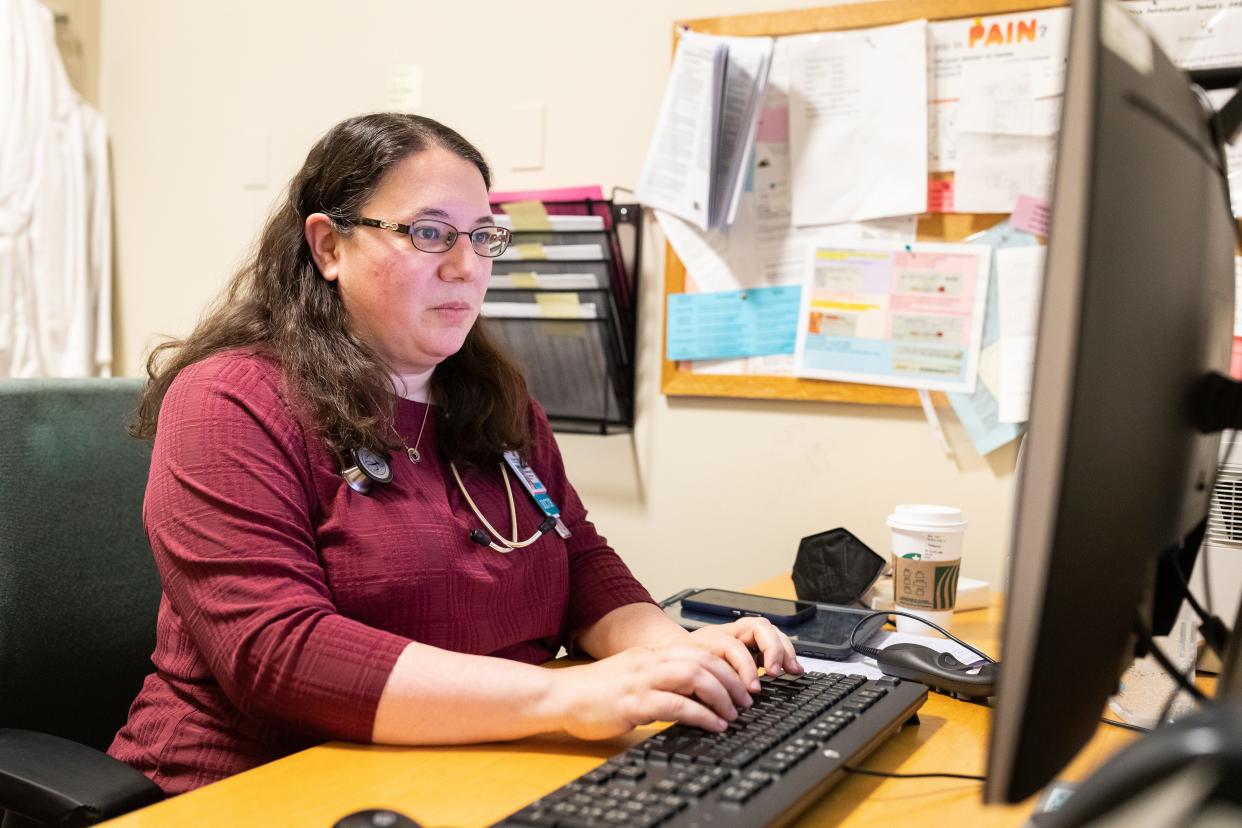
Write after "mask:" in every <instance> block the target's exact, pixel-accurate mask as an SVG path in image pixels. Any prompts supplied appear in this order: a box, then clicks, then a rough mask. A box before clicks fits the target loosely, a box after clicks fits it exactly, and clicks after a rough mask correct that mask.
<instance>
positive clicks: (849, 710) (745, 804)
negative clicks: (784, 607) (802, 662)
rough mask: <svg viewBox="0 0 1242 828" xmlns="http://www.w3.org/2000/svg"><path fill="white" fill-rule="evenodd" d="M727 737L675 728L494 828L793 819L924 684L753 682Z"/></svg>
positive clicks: (892, 724)
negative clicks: (750, 701)
mask: <svg viewBox="0 0 1242 828" xmlns="http://www.w3.org/2000/svg"><path fill="white" fill-rule="evenodd" d="M760 685H761V689H760V692H759V693H758V695H756V696H755V703H754V705H753V706H752V707H751V708H750V709H749V710H746V711H745V712H743V713H742V714H741V715H740V716H738V718H737V719H736V720H735V721H734V722H732V723H730V725H729V729H728V730H726V731H725V732H724V733H709V732H708V731H705V730H700V729H698V728H696V727H688V726H686V725H673V726H672V727H670V728H668V729H667V730H663V731H661V732H659V733H657V734H656V735H654V736H652V737H651V738H649V739H647V740H645V741H643V742H640V743H639V744H637V745H635V746H634V747H633V748H631V749H629V750H627V751H625V752H624V753H619V754H617V755H616V756H614V757H612V758H611V759H609V760H608V761H607V762H605V763H604V764H603V765H601V766H600V767H598V768H596V769H594V770H592V771H590V772H588V773H585V774H583V775H582V776H580V777H578V778H577V779H575V780H574V781H572V782H570V783H569V784H567V785H565V786H564V787H562V788H559V789H557V790H555V791H553V792H552V793H550V794H548V795H547V796H545V797H543V798H542V799H539V800H537V801H535V802H532V803H531V804H530V805H528V806H526V807H525V808H523V809H522V810H520V811H518V812H517V813H515V814H512V815H510V816H508V817H506V818H505V819H503V820H501V821H500V822H498V823H496V824H497V825H501V826H518V825H521V826H531V825H539V826H558V827H559V828H579V826H583V828H586V827H587V826H613V825H616V826H621V825H625V826H634V827H635V828H644V826H655V825H667V826H696V825H697V826H713V828H718V827H719V826H747V827H748V828H750V826H761V825H779V824H782V823H784V822H786V821H788V820H790V819H792V818H793V817H795V816H797V815H798V814H799V813H801V812H802V811H803V810H805V809H806V808H807V807H809V806H810V805H811V804H812V803H813V802H814V801H815V799H816V798H817V797H818V796H819V795H820V794H822V793H823V792H824V791H825V790H827V789H828V788H829V787H831V786H832V785H833V784H834V783H835V782H836V781H837V779H838V778H839V777H840V776H841V774H842V773H843V771H842V770H841V767H842V765H854V764H857V763H859V762H861V761H862V760H863V759H864V758H865V757H866V756H867V754H869V753H871V751H873V750H874V749H875V748H876V747H878V746H879V745H880V744H881V743H882V742H883V741H884V740H885V739H887V738H888V737H889V736H890V735H892V734H893V733H894V732H896V731H897V730H898V729H899V728H900V727H901V726H902V725H903V724H904V723H905V722H906V721H908V720H909V719H910V717H911V716H912V715H913V714H914V713H915V711H917V710H918V709H919V707H921V706H922V705H923V702H924V701H926V699H927V688H926V687H925V686H924V685H922V684H917V683H915V682H910V681H900V680H898V679H890V678H884V679H879V680H873V681H868V680H866V679H864V678H862V677H860V676H848V675H843V674H838V673H807V674H805V675H802V676H797V677H791V676H781V677H780V678H771V677H769V676H763V677H762V678H761V679H760Z"/></svg>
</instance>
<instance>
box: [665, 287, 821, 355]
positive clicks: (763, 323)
mask: <svg viewBox="0 0 1242 828" xmlns="http://www.w3.org/2000/svg"><path fill="white" fill-rule="evenodd" d="M801 295H802V287H801V286H800V285H782V286H780V287H764V288H751V289H750V290H728V291H719V292H712V293H673V294H669V297H668V358H669V359H671V360H683V359H737V358H739V357H750V356H763V355H765V354H788V353H792V352H793V348H794V331H795V330H796V328H797V322H798V301H799V299H800V297H801Z"/></svg>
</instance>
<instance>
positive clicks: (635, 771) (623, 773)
mask: <svg viewBox="0 0 1242 828" xmlns="http://www.w3.org/2000/svg"><path fill="white" fill-rule="evenodd" d="M646 775H647V771H646V770H644V769H643V768H640V767H637V766H634V765H630V766H628V767H624V768H622V769H621V770H619V771H617V779H626V780H629V781H630V782H637V781H638V780H640V779H642V778H643V777H644V776H646Z"/></svg>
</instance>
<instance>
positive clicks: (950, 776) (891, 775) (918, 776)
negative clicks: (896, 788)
mask: <svg viewBox="0 0 1242 828" xmlns="http://www.w3.org/2000/svg"><path fill="white" fill-rule="evenodd" d="M841 770H843V771H845V772H846V773H856V774H858V775H859V776H881V777H884V778H885V779H969V780H971V781H972V782H986V781H987V779H988V778H987V777H986V776H975V775H974V774H970V773H890V772H888V771H877V770H867V769H865V768H851V767H850V766H849V765H842V766H841Z"/></svg>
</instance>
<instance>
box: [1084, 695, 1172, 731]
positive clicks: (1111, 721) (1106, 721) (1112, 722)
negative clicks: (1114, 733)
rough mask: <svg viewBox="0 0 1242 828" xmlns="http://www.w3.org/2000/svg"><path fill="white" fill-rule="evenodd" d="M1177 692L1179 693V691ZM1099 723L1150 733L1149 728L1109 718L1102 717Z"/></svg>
mask: <svg viewBox="0 0 1242 828" xmlns="http://www.w3.org/2000/svg"><path fill="white" fill-rule="evenodd" d="M1178 692H1179V693H1180V692H1181V691H1180V690H1179V691H1178ZM1100 721H1101V722H1103V723H1104V724H1106V725H1112V726H1113V727H1120V728H1123V729H1125V730H1133V731H1136V732H1138V733H1151V728H1150V727H1143V726H1142V725H1136V724H1130V723H1129V722H1119V721H1117V720H1116V719H1109V718H1105V717H1104V716H1101V717H1100Z"/></svg>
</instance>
